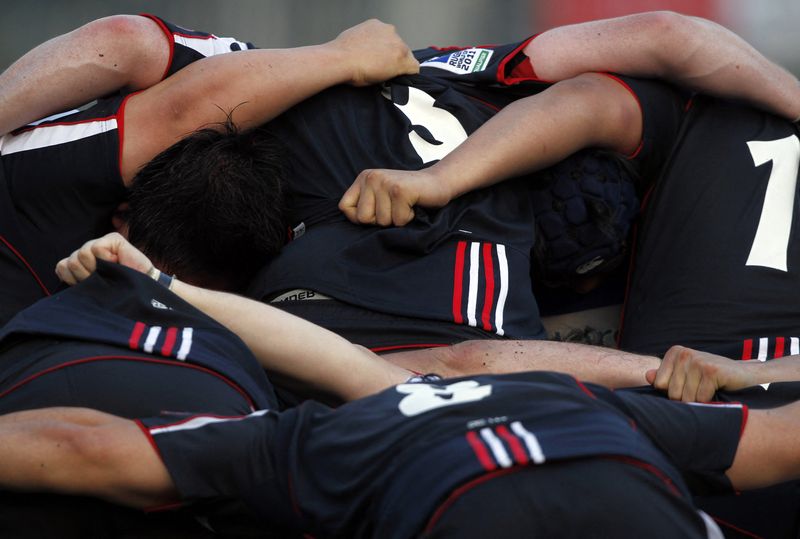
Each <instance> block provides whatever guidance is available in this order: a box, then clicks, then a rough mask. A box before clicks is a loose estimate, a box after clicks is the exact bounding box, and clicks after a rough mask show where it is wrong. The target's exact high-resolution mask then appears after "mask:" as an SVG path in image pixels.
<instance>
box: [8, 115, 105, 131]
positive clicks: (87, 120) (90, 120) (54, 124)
mask: <svg viewBox="0 0 800 539" xmlns="http://www.w3.org/2000/svg"><path fill="white" fill-rule="evenodd" d="M70 116H71V114H70ZM116 119H117V115H116V114H112V115H111V116H104V117H102V118H84V119H83V120H75V121H72V122H58V121H52V122H44V123H40V124H36V125H28V126H25V127H23V128H20V129H17V130H15V131H13V134H14V136H17V135H22V134H24V133H28V132H30V131H36V130H37V129H47V128H48V127H64V126H70V125H81V124H90V123H102V122H107V121H109V120H116Z"/></svg>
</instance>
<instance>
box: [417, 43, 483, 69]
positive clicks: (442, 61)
mask: <svg viewBox="0 0 800 539" xmlns="http://www.w3.org/2000/svg"><path fill="white" fill-rule="evenodd" d="M492 54H494V51H493V50H491V49H480V48H477V47H472V48H470V49H463V50H460V51H454V52H451V53H449V54H445V55H443V56H437V57H436V58H431V59H430V60H426V61H424V62H422V63H421V64H420V67H437V68H439V69H444V70H445V71H450V72H451V73H456V74H458V75H466V74H467V73H477V72H478V71H483V70H485V69H486V67H487V66H488V65H489V60H490V59H491V58H492Z"/></svg>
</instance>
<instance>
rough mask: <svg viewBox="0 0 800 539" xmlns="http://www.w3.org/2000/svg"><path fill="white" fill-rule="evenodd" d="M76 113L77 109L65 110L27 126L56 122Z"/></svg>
mask: <svg viewBox="0 0 800 539" xmlns="http://www.w3.org/2000/svg"><path fill="white" fill-rule="evenodd" d="M95 102H96V101H95ZM76 112H78V109H72V110H66V111H64V112H59V113H57V114H53V115H52V116H47V117H46V118H42V119H41V120H36V121H35V122H31V123H29V124H28V125H29V126H32V125H39V124H43V123H45V122H52V121H53V120H58V119H59V118H63V117H64V116H69V115H70V114H75V113H76Z"/></svg>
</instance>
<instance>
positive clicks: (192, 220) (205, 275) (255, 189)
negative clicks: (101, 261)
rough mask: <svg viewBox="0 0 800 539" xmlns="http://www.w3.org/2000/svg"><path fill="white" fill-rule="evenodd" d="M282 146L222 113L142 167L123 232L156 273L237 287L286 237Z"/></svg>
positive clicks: (131, 197)
mask: <svg viewBox="0 0 800 539" xmlns="http://www.w3.org/2000/svg"><path fill="white" fill-rule="evenodd" d="M284 154H285V152H284V148H283V146H282V145H281V143H280V142H279V141H278V140H277V139H276V137H274V136H273V135H272V134H270V133H269V132H267V131H266V130H265V129H264V128H263V127H262V128H257V129H253V130H250V131H244V132H240V131H238V129H237V128H236V126H235V125H234V124H233V122H232V121H231V120H230V119H228V121H227V122H226V123H224V124H221V129H219V128H217V129H212V128H208V129H202V130H199V131H197V132H195V133H192V134H191V135H189V136H188V137H186V138H184V139H183V140H181V141H180V142H178V143H176V144H174V145H172V146H170V147H169V148H167V149H166V150H164V151H163V152H161V153H160V154H159V155H158V156H156V157H155V158H154V159H153V160H152V161H150V162H149V163H148V164H147V165H145V166H144V167H143V168H142V169H141V170H140V171H139V173H138V174H137V175H136V177H135V178H134V179H133V184H132V186H131V189H130V195H129V204H130V211H129V218H128V234H129V239H130V241H131V243H133V244H134V245H136V246H137V247H138V248H139V249H141V250H142V251H143V252H144V253H145V254H147V256H149V257H150V258H151V259H152V260H153V261H154V263H156V264H157V265H159V266H160V267H161V269H162V270H163V271H166V272H169V273H174V274H177V275H178V277H181V278H183V279H184V280H187V281H189V282H193V283H196V284H202V285H205V286H210V287H214V288H228V289H239V288H241V287H243V286H244V285H245V284H246V283H247V281H248V280H249V279H250V278H251V277H252V275H253V274H254V273H255V272H256V271H257V270H258V269H259V268H260V267H261V266H262V265H263V264H264V263H265V262H266V261H267V260H268V259H269V258H270V257H272V256H274V255H276V254H277V253H278V251H280V249H281V247H282V246H283V245H284V243H285V242H286V237H287V225H286V221H285V217H284V211H285V210H284V209H285V189H284V182H285V178H286V175H287V165H286V161H285V157H284Z"/></svg>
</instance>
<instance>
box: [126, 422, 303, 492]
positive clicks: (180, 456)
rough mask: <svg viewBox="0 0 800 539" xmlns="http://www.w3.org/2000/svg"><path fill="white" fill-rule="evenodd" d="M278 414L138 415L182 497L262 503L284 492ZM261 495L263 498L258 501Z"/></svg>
mask: <svg viewBox="0 0 800 539" xmlns="http://www.w3.org/2000/svg"><path fill="white" fill-rule="evenodd" d="M277 422H278V415H277V414H275V413H272V412H270V411H268V410H260V411H257V412H254V413H252V414H249V415H246V416H237V417H220V416H211V415H192V416H188V417H181V416H168V415H163V416H160V417H156V418H147V419H141V420H138V421H137V424H138V425H139V428H141V429H142V431H143V432H144V434H145V436H147V438H148V439H149V440H150V442H151V444H152V446H153V447H154V448H155V450H156V452H157V453H158V455H159V457H160V458H161V460H162V461H163V463H164V465H165V466H166V467H167V470H168V471H169V474H170V476H171V477H172V480H173V482H174V483H175V486H176V488H177V490H178V493H179V494H180V496H181V499H183V500H184V501H186V502H193V501H198V500H206V499H213V498H227V499H232V498H239V499H245V500H247V499H248V498H251V497H253V498H254V499H257V500H258V503H259V505H260V504H261V503H269V501H270V500H271V499H273V498H281V497H283V498H288V495H287V494H286V493H285V492H283V489H282V487H281V486H282V485H284V484H285V481H282V480H281V478H280V477H279V474H278V471H277V470H276V466H275V461H276V459H275V458H274V456H273V455H274V447H275V445H276V444H275V443H274V438H275V435H274V434H275V430H276V428H277ZM262 500H263V502H262Z"/></svg>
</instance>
